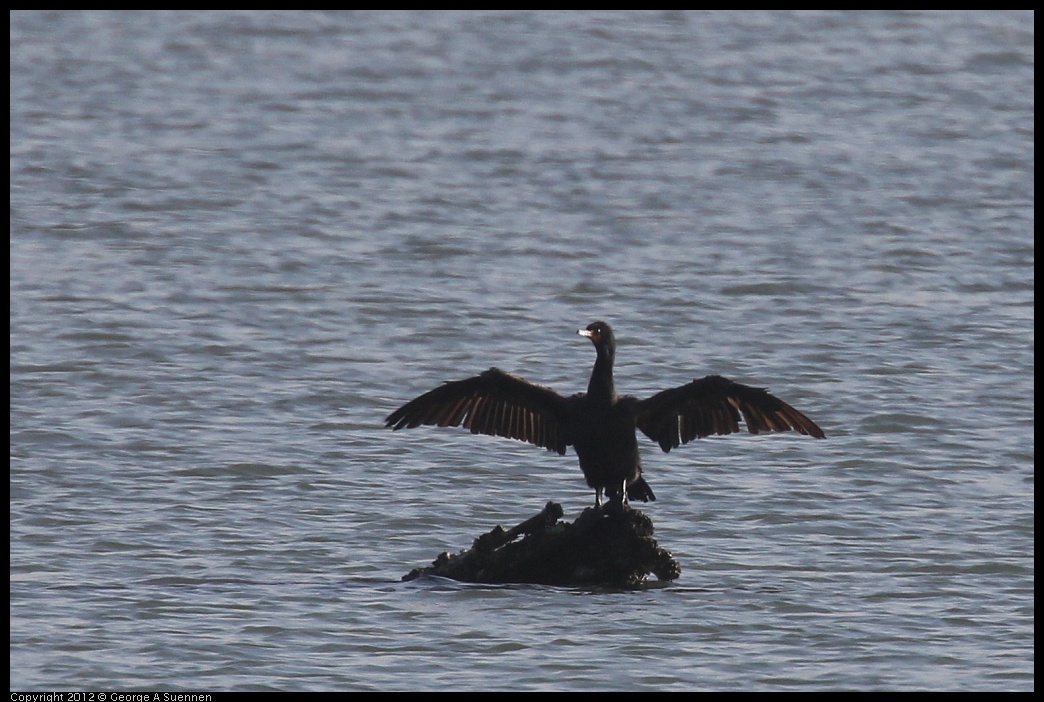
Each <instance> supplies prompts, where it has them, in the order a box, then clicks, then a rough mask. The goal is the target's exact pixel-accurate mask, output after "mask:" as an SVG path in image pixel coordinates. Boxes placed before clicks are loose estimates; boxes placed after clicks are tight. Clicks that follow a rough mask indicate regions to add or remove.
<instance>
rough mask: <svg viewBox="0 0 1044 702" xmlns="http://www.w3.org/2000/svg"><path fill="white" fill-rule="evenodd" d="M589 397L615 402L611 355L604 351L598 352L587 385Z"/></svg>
mask: <svg viewBox="0 0 1044 702" xmlns="http://www.w3.org/2000/svg"><path fill="white" fill-rule="evenodd" d="M587 394H588V396H589V397H600V398H605V399H607V400H609V401H610V402H616V385H615V384H614V383H613V355H612V353H611V352H607V351H605V350H604V349H599V350H598V358H597V360H595V365H594V370H593V371H591V382H589V383H588V384H587Z"/></svg>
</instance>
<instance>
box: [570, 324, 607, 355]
mask: <svg viewBox="0 0 1044 702" xmlns="http://www.w3.org/2000/svg"><path fill="white" fill-rule="evenodd" d="M576 333H577V334H579V335H580V336H586V337H587V338H588V339H590V340H591V343H592V344H594V346H595V348H596V349H606V350H610V351H611V350H613V349H615V348H616V341H615V339H613V328H612V327H610V326H609V325H608V324H606V323H605V322H591V323H590V324H588V325H587V328H586V329H578V330H577V332H576Z"/></svg>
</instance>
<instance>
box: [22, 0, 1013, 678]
mask: <svg viewBox="0 0 1044 702" xmlns="http://www.w3.org/2000/svg"><path fill="white" fill-rule="evenodd" d="M1033 23H1034V16H1033V14H1032V13H1025V12H981V13H980V12H962V13H934V14H922V13H872V14H863V13H802V14H791V13H777V12H751V13H742V14H733V13H711V14H705V13H693V14H690V13H665V14H661V13H651V12H650V13H628V12H597V13H589V12H584V13H570V14H553V13H552V14H548V13H515V12H474V13H467V14H441V13H439V14H429V13H383V12H370V13H320V14H312V13H296V12H291V13H276V12H258V13H217V12H204V13H158V12H144V13H112V14H110V13H87V14H84V13H71V12H70V13H43V12H15V13H12V15H11V163H10V166H11V168H10V173H11V210H10V211H11V220H10V221H11V241H10V253H11V264H10V266H11V269H10V273H11V280H10V297H11V317H10V320H11V324H10V327H11V336H10V342H11V370H10V383H11V410H10V412H11V434H10V440H11V454H10V458H11V463H10V490H11V498H10V509H11V550H10V559H11V610H10V623H11V642H10V643H11V661H10V662H11V678H10V685H11V688H12V689H50V690H59V691H61V690H83V689H90V690H96V691H110V692H111V691H119V690H129V689H139V690H140V689H170V690H175V689H177V690H200V689H211V690H220V689H241V690H262V689H285V690H331V689H340V690H400V689H401V690H448V689H460V690H470V689H502V690H611V689H626V690H686V689H725V690H731V689H754V690H815V689H893V690H908V689H922V688H936V689H953V690H971V689H981V690H986V689H991V690H993V689H999V690H1031V689H1033V686H1034V676H1033V667H1034V655H1033V633H1034V632H1033V620H1034V597H1033V586H1034V582H1033V568H1034V562H1033V548H1034V537H1033V531H1034V530H1033V491H1034V470H1033V454H1034V440H1033V430H1034V421H1033V413H1034V402H1033V323H1034V313H1033V308H1034V295H1033V286H1034V271H1033V257H1034V247H1033V243H1032V241H1033V222H1034V208H1033V187H1034V183H1033V181H1034V158H1033V154H1034V126H1033V122H1034V106H1033V91H1034V31H1033ZM599 318H601V319H605V320H607V321H609V322H610V323H611V324H613V325H614V327H615V329H616V332H617V339H618V342H619V350H618V355H617V383H618V387H619V388H620V390H621V391H622V392H626V393H630V394H636V395H640V396H647V395H649V394H651V393H653V392H655V391H658V390H660V389H663V388H667V387H672V386H676V385H680V384H683V383H686V382H688V381H689V380H691V379H692V378H694V377H702V376H703V375H706V374H709V373H719V374H722V375H726V376H728V377H731V378H733V379H735V380H739V381H741V382H745V383H748V384H751V385H756V386H764V387H768V388H769V389H770V390H771V391H773V392H774V393H776V394H778V395H779V396H781V397H783V398H784V399H786V400H787V401H789V402H790V403H792V404H793V405H795V406H796V407H798V408H799V409H801V410H802V411H803V412H805V413H806V414H808V415H809V416H810V417H812V418H813V419H814V420H815V421H817V422H818V423H819V424H820V425H821V426H822V427H823V428H824V429H825V431H826V432H827V434H828V439H827V440H825V441H814V440H811V439H809V438H807V437H801V436H796V435H789V434H788V435H773V436H757V437H754V436H749V435H746V434H741V435H734V436H729V437H717V438H712V439H707V440H702V441H699V442H695V443H694V444H690V445H687V446H684V447H681V448H680V449H678V450H676V451H672V452H671V453H670V454H664V453H662V452H660V450H659V449H658V448H657V447H656V446H655V445H654V444H653V443H652V442H649V441H646V440H644V438H643V439H642V442H643V443H642V447H643V449H642V450H643V460H644V463H645V469H646V477H647V478H648V480H649V483H650V484H651V485H652V487H653V489H654V490H655V491H656V494H657V496H658V497H659V500H658V501H657V502H655V503H651V504H649V505H643V506H642V507H643V509H645V510H646V512H647V513H648V514H649V515H650V516H651V518H652V520H653V522H654V524H655V526H656V530H657V531H656V538H657V539H658V540H659V543H660V545H661V546H663V547H665V548H667V549H669V550H671V551H672V552H673V554H674V556H675V558H676V559H677V560H678V562H679V563H680V565H681V567H682V575H681V578H680V579H679V580H677V581H675V582H673V583H671V584H669V585H667V586H662V587H661V586H651V587H649V588H647V589H643V590H638V591H627V592H617V591H607V590H576V589H568V588H548V587H532V586H510V587H507V586H506V587H477V586H469V585H463V584H459V583H454V582H450V581H442V580H423V579H422V580H419V581H415V582H410V583H402V582H400V578H401V576H402V575H403V574H405V573H406V572H408V571H409V570H411V569H412V568H415V567H418V566H424V565H427V564H429V563H430V561H431V560H432V559H433V558H434V557H435V556H436V555H437V554H438V553H439V552H441V551H457V550H460V549H462V548H465V547H467V546H470V544H471V540H472V539H473V538H474V537H475V536H477V535H478V534H480V533H482V532H484V531H486V530H488V529H490V528H492V527H493V526H494V525H496V524H503V525H505V526H511V525H514V524H517V523H518V522H520V521H521V520H523V519H525V518H527V517H529V516H531V515H533V514H535V513H536V512H538V511H539V510H540V509H541V508H542V507H543V506H544V504H545V503H546V502H547V501H548V500H555V501H558V502H560V503H562V504H563V506H564V508H565V510H566V517H567V519H572V518H575V516H576V515H578V514H579V513H580V511H581V510H583V509H584V508H585V507H587V506H589V505H590V504H591V502H592V500H593V494H592V491H591V490H589V489H588V488H587V486H586V485H585V484H584V481H583V477H582V475H581V473H580V470H579V468H578V466H577V464H576V460H575V457H574V456H573V455H572V454H570V455H568V456H566V457H565V458H563V457H559V456H557V455H554V454H551V453H548V452H546V451H542V450H539V449H536V448H534V447H532V446H528V445H525V444H521V443H518V442H512V441H508V440H504V439H496V438H491V437H484V436H478V437H475V436H471V435H470V434H468V433H467V432H466V431H464V430H461V429H434V428H421V429H416V430H413V431H409V432H398V433H395V434H393V433H391V432H389V431H387V430H385V429H384V428H383V427H382V419H383V418H384V416H385V415H387V413H388V412H390V411H391V410H393V409H395V408H396V407H397V406H399V405H400V404H402V403H403V402H405V401H407V400H409V399H411V398H412V397H414V396H416V395H418V394H420V393H421V392H424V391H426V390H428V389H430V388H432V387H434V386H435V385H437V384H438V383H439V382H441V381H444V380H451V379H457V378H464V377H467V376H469V375H472V374H474V373H477V372H479V371H482V370H484V369H485V368H487V367H489V366H493V365H496V366H499V367H501V368H504V369H506V370H510V371H512V372H515V373H519V374H522V375H524V376H525V377H527V378H529V379H531V380H533V381H536V382H539V383H542V384H547V385H551V386H553V387H555V388H557V389H558V390H559V391H561V392H563V393H572V392H576V391H579V390H582V389H584V388H585V386H586V382H587V376H588V373H589V371H590V367H591V364H592V363H593V360H594V354H593V351H592V349H591V347H590V344H589V343H588V342H586V340H584V339H582V338H580V337H577V336H576V335H575V330H576V329H577V328H578V327H581V326H585V325H586V324H587V323H589V322H591V321H592V320H594V319H599Z"/></svg>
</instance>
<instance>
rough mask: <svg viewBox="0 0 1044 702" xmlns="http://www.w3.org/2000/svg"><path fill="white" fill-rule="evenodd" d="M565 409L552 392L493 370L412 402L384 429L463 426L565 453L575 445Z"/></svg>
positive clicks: (559, 398)
mask: <svg viewBox="0 0 1044 702" xmlns="http://www.w3.org/2000/svg"><path fill="white" fill-rule="evenodd" d="M567 404H568V402H567V400H566V398H564V397H562V396H561V395H559V394H558V393H557V392H555V391H554V390H552V389H551V388H546V387H543V386H541V385H536V384H534V383H531V382H529V381H528V380H525V379H524V378H519V377H518V376H516V375H511V374H510V373H505V372H504V371H502V370H500V369H499V368H490V369H489V370H488V371H485V372H484V373H481V374H480V375H476V376H475V377H473V378H467V379H466V380H456V381H451V382H448V383H444V384H442V385H440V386H439V387H437V388H435V389H434V390H430V391H429V392H426V393H424V394H423V395H421V396H420V397H418V398H416V399H413V400H410V401H409V402H407V403H406V404H405V405H403V406H402V407H400V408H399V409H397V410H395V411H394V412H392V413H391V414H389V415H388V418H387V419H385V420H384V424H385V426H388V427H391V428H392V429H393V430H394V429H403V428H408V429H412V428H413V427H418V426H420V425H422V424H428V425H434V426H440V427H455V426H461V425H463V426H464V428H465V429H470V430H471V433H472V434H489V435H490V436H506V437H507V438H509V439H519V440H521V441H528V442H529V443H531V444H535V445H537V446H540V447H543V448H546V449H548V450H550V451H557V452H558V453H560V454H565V452H566V446H568V445H570V444H571V443H572V441H571V439H570V438H569V422H568V412H567V410H566V408H567Z"/></svg>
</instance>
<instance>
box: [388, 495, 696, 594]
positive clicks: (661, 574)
mask: <svg viewBox="0 0 1044 702" xmlns="http://www.w3.org/2000/svg"><path fill="white" fill-rule="evenodd" d="M561 517H562V507H561V506H560V505H558V504H556V503H554V502H548V503H547V506H546V507H545V508H544V511H543V512H541V513H540V514H538V515H536V516H535V517H532V518H530V519H527V520H526V521H525V522H523V523H522V524H519V525H518V526H516V527H514V528H513V529H510V530H508V531H505V530H504V529H503V528H502V527H500V526H497V527H495V528H494V529H492V530H491V531H490V532H489V533H486V534H483V535H482V536H479V537H478V538H477V539H475V543H474V544H473V545H472V547H471V549H470V550H464V551H461V552H460V553H458V554H456V555H451V554H449V553H442V554H440V555H439V557H438V558H436V559H435V561H434V562H433V563H432V565H431V567H429V568H415V569H414V570H412V571H410V573H408V574H407V575H404V576H403V578H402V579H403V580H414V579H416V578H419V577H421V576H424V575H436V576H440V577H444V578H451V579H453V580H459V581H461V582H468V583H489V584H493V583H497V584H502V583H537V584H542V585H566V586H578V585H609V586H622V587H633V586H636V585H640V584H642V583H644V582H645V581H646V578H647V577H648V575H649V574H650V573H651V574H653V575H655V576H656V578H657V579H658V580H674V579H676V578H677V577H678V576H679V575H681V568H680V567H679V566H678V563H677V562H676V561H675V560H674V559H673V558H672V557H671V554H670V553H669V552H668V551H665V550H664V549H662V548H660V547H659V546H658V545H657V543H656V541H655V540H654V539H653V538H652V535H653V525H652V521H651V520H650V519H649V517H648V516H646V514H645V513H644V512H641V511H639V510H635V509H631V508H630V507H629V506H626V505H625V506H624V507H623V508H622V509H620V508H619V507H617V508H616V509H610V508H606V507H603V508H601V509H595V508H594V507H591V508H589V509H586V510H584V512H583V513H582V514H581V515H580V516H579V517H578V518H577V520H576V521H575V522H573V523H569V522H559V519H560V518H561ZM519 536H522V537H523V538H522V539H521V540H517V541H516V539H518V537H519Z"/></svg>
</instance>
